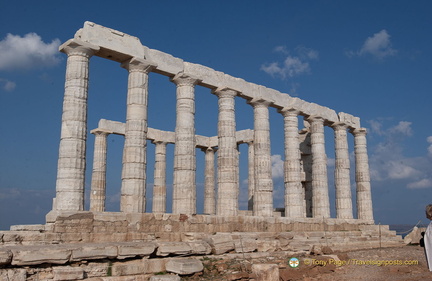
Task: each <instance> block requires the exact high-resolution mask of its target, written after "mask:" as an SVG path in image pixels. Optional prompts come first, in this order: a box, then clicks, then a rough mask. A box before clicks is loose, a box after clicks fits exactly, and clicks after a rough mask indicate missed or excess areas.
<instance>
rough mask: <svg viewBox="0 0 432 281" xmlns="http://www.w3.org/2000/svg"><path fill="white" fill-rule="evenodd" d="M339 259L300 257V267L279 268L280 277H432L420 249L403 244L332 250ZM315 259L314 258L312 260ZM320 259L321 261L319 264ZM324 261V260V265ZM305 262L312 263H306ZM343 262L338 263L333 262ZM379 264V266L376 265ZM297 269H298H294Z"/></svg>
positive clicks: (339, 279)
mask: <svg viewBox="0 0 432 281" xmlns="http://www.w3.org/2000/svg"><path fill="white" fill-rule="evenodd" d="M335 254H336V255H337V256H338V258H339V260H340V261H339V262H338V261H337V259H334V260H335V261H332V260H331V257H323V256H309V257H304V258H303V266H302V264H300V266H299V267H298V268H299V270H295V269H294V270H293V268H287V269H283V270H281V277H283V278H284V279H283V280H310V281H312V280H323V281H325V280H332V281H345V280H363V281H364V280H371V281H375V280H379V281H381V280H392V281H394V280H401V281H402V280H403V281H414V280H432V272H430V271H429V270H428V268H427V264H426V259H425V255H424V252H423V248H421V247H418V246H404V247H398V248H384V249H370V250H361V251H352V252H347V253H335ZM314 259H315V261H314ZM319 260H322V262H321V263H320V262H319ZM324 261H327V263H326V264H325V263H324ZM304 263H309V264H311V263H315V265H305V264H304ZM338 263H339V264H342V265H341V266H338V265H336V264H338ZM380 263H381V264H382V265H381V266H379V265H378V264H380ZM296 271H297V272H296Z"/></svg>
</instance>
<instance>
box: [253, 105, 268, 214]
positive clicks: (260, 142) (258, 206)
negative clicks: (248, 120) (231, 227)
mask: <svg viewBox="0 0 432 281" xmlns="http://www.w3.org/2000/svg"><path fill="white" fill-rule="evenodd" d="M249 103H250V104H251V105H252V106H253V108H254V149H255V157H254V159H255V165H254V167H255V193H254V206H253V214H254V216H264V217H271V216H273V180H272V165H271V154H270V123H269V110H268V106H269V105H270V102H269V101H265V100H263V99H253V100H251V101H250V102H249Z"/></svg>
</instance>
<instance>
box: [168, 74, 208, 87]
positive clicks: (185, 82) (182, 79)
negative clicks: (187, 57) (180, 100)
mask: <svg viewBox="0 0 432 281" xmlns="http://www.w3.org/2000/svg"><path fill="white" fill-rule="evenodd" d="M170 80H171V82H173V83H175V84H176V85H177V86H191V87H195V85H196V84H198V83H199V82H201V79H198V78H196V77H193V76H191V75H189V74H186V73H184V72H179V73H177V74H176V75H175V76H174V77H173V78H171V79H170Z"/></svg>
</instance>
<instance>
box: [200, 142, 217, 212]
mask: <svg viewBox="0 0 432 281" xmlns="http://www.w3.org/2000/svg"><path fill="white" fill-rule="evenodd" d="M216 150H217V149H216V148H213V147H207V148H203V149H202V151H203V152H205V172H204V174H205V176H204V177H205V180H204V214H208V215H214V214H216V195H215V166H214V165H215V152H216Z"/></svg>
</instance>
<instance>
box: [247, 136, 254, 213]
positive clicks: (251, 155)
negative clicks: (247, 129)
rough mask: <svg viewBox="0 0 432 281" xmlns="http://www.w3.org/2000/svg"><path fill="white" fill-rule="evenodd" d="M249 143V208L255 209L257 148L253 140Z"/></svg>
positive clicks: (250, 209)
mask: <svg viewBox="0 0 432 281" xmlns="http://www.w3.org/2000/svg"><path fill="white" fill-rule="evenodd" d="M247 144H248V210H249V211H252V210H253V202H254V200H253V198H254V193H255V168H254V165H255V149H254V143H253V141H249V142H247Z"/></svg>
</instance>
